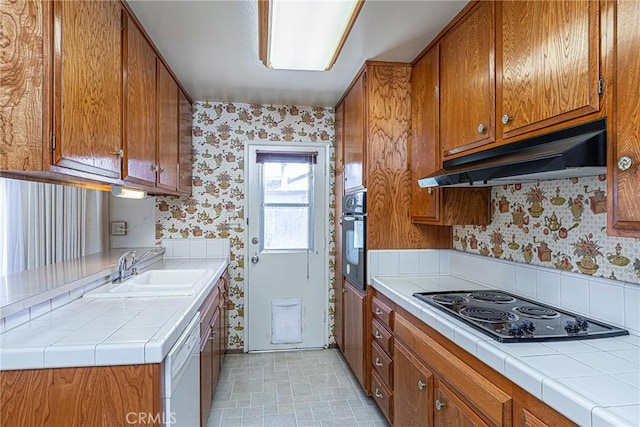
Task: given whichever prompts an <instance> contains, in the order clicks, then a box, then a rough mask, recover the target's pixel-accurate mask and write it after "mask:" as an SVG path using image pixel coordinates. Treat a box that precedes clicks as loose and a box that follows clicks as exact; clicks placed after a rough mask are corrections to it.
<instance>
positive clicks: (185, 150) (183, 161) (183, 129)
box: [178, 90, 193, 196]
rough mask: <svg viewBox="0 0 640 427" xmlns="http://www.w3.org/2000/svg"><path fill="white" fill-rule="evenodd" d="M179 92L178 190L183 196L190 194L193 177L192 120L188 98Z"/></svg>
mask: <svg viewBox="0 0 640 427" xmlns="http://www.w3.org/2000/svg"><path fill="white" fill-rule="evenodd" d="M179 92H180V100H179V102H180V117H179V122H180V123H179V126H180V147H179V150H178V151H179V152H178V156H179V164H180V167H179V172H180V176H179V180H178V185H179V188H178V190H179V191H180V194H182V195H184V196H190V195H191V188H192V177H193V167H192V163H193V154H192V146H193V145H192V142H191V134H192V120H191V102H190V101H189V98H187V96H186V95H185V94H184V92H182V91H181V90H180V91H179Z"/></svg>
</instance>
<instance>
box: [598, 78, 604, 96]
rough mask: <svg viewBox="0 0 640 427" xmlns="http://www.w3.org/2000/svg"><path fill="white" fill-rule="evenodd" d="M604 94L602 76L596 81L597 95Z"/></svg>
mask: <svg viewBox="0 0 640 427" xmlns="http://www.w3.org/2000/svg"><path fill="white" fill-rule="evenodd" d="M603 93H604V79H603V78H602V76H600V78H599V79H598V95H600V96H602V94H603Z"/></svg>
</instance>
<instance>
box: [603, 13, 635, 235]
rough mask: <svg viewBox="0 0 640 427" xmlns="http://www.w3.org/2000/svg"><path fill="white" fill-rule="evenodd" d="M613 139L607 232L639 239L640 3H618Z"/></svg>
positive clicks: (610, 141)
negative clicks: (639, 49) (639, 80)
mask: <svg viewBox="0 0 640 427" xmlns="http://www.w3.org/2000/svg"><path fill="white" fill-rule="evenodd" d="M616 7H617V13H616V16H617V22H616V44H617V52H616V62H615V70H616V80H615V97H614V98H615V101H614V121H613V131H612V132H611V133H610V134H611V135H612V136H613V138H611V139H610V140H609V144H610V150H611V157H610V161H609V179H608V182H609V193H610V196H609V197H608V203H609V217H608V221H609V230H608V231H609V233H611V234H620V235H627V236H634V237H640V197H638V188H640V102H638V99H640V84H638V76H640V55H638V46H640V26H639V25H638V22H640V2H638V1H628V0H621V1H618V2H617V6H616Z"/></svg>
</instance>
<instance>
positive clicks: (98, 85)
mask: <svg viewBox="0 0 640 427" xmlns="http://www.w3.org/2000/svg"><path fill="white" fill-rule="evenodd" d="M121 13H122V6H121V3H120V2H119V1H99V2H95V1H56V2H55V3H54V15H55V16H54V34H53V40H54V88H55V89H54V132H55V153H54V159H53V161H54V164H55V165H56V166H62V167H65V168H69V169H75V170H78V171H83V172H89V173H92V174H96V175H102V176H107V177H110V178H119V177H120V170H121V167H122V165H121V158H122V156H123V155H124V153H123V145H122V23H121V21H122V15H121Z"/></svg>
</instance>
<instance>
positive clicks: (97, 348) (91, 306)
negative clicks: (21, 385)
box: [0, 258, 228, 370]
mask: <svg viewBox="0 0 640 427" xmlns="http://www.w3.org/2000/svg"><path fill="white" fill-rule="evenodd" d="M227 264H228V259H227V258H218V259H170V260H164V261H162V262H160V263H156V264H153V267H152V268H153V269H207V270H211V271H212V276H211V277H212V280H211V282H210V283H209V284H208V285H207V286H205V287H203V288H202V289H201V290H200V291H199V292H197V293H196V294H195V295H192V296H187V297H153V298H108V299H96V298H87V297H85V298H80V299H77V300H75V301H72V302H71V303H69V304H66V305H64V306H62V307H60V308H57V309H55V310H53V311H50V312H48V313H45V314H43V315H41V316H39V317H36V318H35V319H34V318H33V317H32V320H31V321H29V322H27V323H25V324H23V325H21V326H18V327H16V328H13V329H11V330H9V331H7V332H5V333H3V334H0V370H15V369H42V368H61V367H79V366H105V365H125V364H143V363H160V362H161V361H162V360H163V359H164V358H165V356H166V355H167V353H168V352H169V350H170V348H171V347H172V346H173V344H175V342H176V340H177V339H178V337H179V336H180V334H181V333H182V331H183V330H184V329H185V328H186V327H187V325H188V323H189V321H190V320H191V319H192V318H193V316H194V315H195V314H196V312H197V311H198V308H199V307H200V305H201V304H202V302H203V301H204V299H205V298H206V296H207V294H208V293H209V292H210V291H211V289H212V288H213V286H215V284H216V282H217V280H218V279H219V278H220V276H221V275H222V274H223V273H224V270H225V268H226V267H227Z"/></svg>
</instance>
